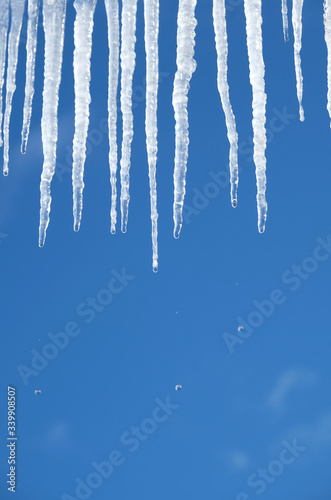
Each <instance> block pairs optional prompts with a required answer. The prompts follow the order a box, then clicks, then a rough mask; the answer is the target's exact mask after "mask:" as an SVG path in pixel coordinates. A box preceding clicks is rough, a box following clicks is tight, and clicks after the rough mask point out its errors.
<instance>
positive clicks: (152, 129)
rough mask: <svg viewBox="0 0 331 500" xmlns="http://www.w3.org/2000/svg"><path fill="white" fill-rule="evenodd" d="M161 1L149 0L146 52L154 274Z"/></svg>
mask: <svg viewBox="0 0 331 500" xmlns="http://www.w3.org/2000/svg"><path fill="white" fill-rule="evenodd" d="M159 9H160V6H159V0H145V3H144V15H145V48H146V83H147V85H146V122H145V125H146V145H147V156H148V174H149V188H150V202H151V220H152V247H153V271H154V272H157V270H158V242H157V236H158V227H157V219H158V213H157V189H156V162H157V150H158V143H157V100H158V99H157V97H158V87H159V44H158V38H159Z"/></svg>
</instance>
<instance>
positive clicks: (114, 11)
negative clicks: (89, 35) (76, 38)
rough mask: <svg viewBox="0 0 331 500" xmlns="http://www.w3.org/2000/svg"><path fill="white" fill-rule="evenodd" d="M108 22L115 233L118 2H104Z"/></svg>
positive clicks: (113, 225)
mask: <svg viewBox="0 0 331 500" xmlns="http://www.w3.org/2000/svg"><path fill="white" fill-rule="evenodd" d="M105 6H106V12H107V20H108V46H109V65H108V134H109V170H110V185H111V209H110V231H111V233H112V234H114V233H115V232H116V221H117V214H116V202H117V188H116V173H117V89H118V75H119V17H118V0H105Z"/></svg>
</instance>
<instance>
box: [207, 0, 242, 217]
mask: <svg viewBox="0 0 331 500" xmlns="http://www.w3.org/2000/svg"><path fill="white" fill-rule="evenodd" d="M213 18H214V30H215V39H216V51H217V67H218V75H217V83H218V90H219V93H220V96H221V101H222V106H223V110H224V115H225V121H226V126H227V133H228V139H229V143H230V180H231V203H232V206H233V207H236V206H237V191H238V134H237V128H236V119H235V116H234V114H233V111H232V107H231V103H230V96H229V85H228V37H227V31H226V14H225V0H214V2H213Z"/></svg>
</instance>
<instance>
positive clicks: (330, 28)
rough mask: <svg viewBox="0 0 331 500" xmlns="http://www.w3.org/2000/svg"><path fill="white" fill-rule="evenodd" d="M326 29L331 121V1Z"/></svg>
mask: <svg viewBox="0 0 331 500" xmlns="http://www.w3.org/2000/svg"><path fill="white" fill-rule="evenodd" d="M324 28H325V42H326V46H327V49H328V112H329V116H330V119H331V0H325V1H324ZM330 127H331V123H330Z"/></svg>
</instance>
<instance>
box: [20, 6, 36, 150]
mask: <svg viewBox="0 0 331 500" xmlns="http://www.w3.org/2000/svg"><path fill="white" fill-rule="evenodd" d="M39 6H40V0H29V3H28V29H27V40H26V78H25V99H24V108H23V127H22V144H21V152H22V153H23V154H25V153H26V147H27V144H28V138H29V131H30V122H31V115H32V101H33V95H34V78H35V67H36V51H37V35H38V21H39Z"/></svg>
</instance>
